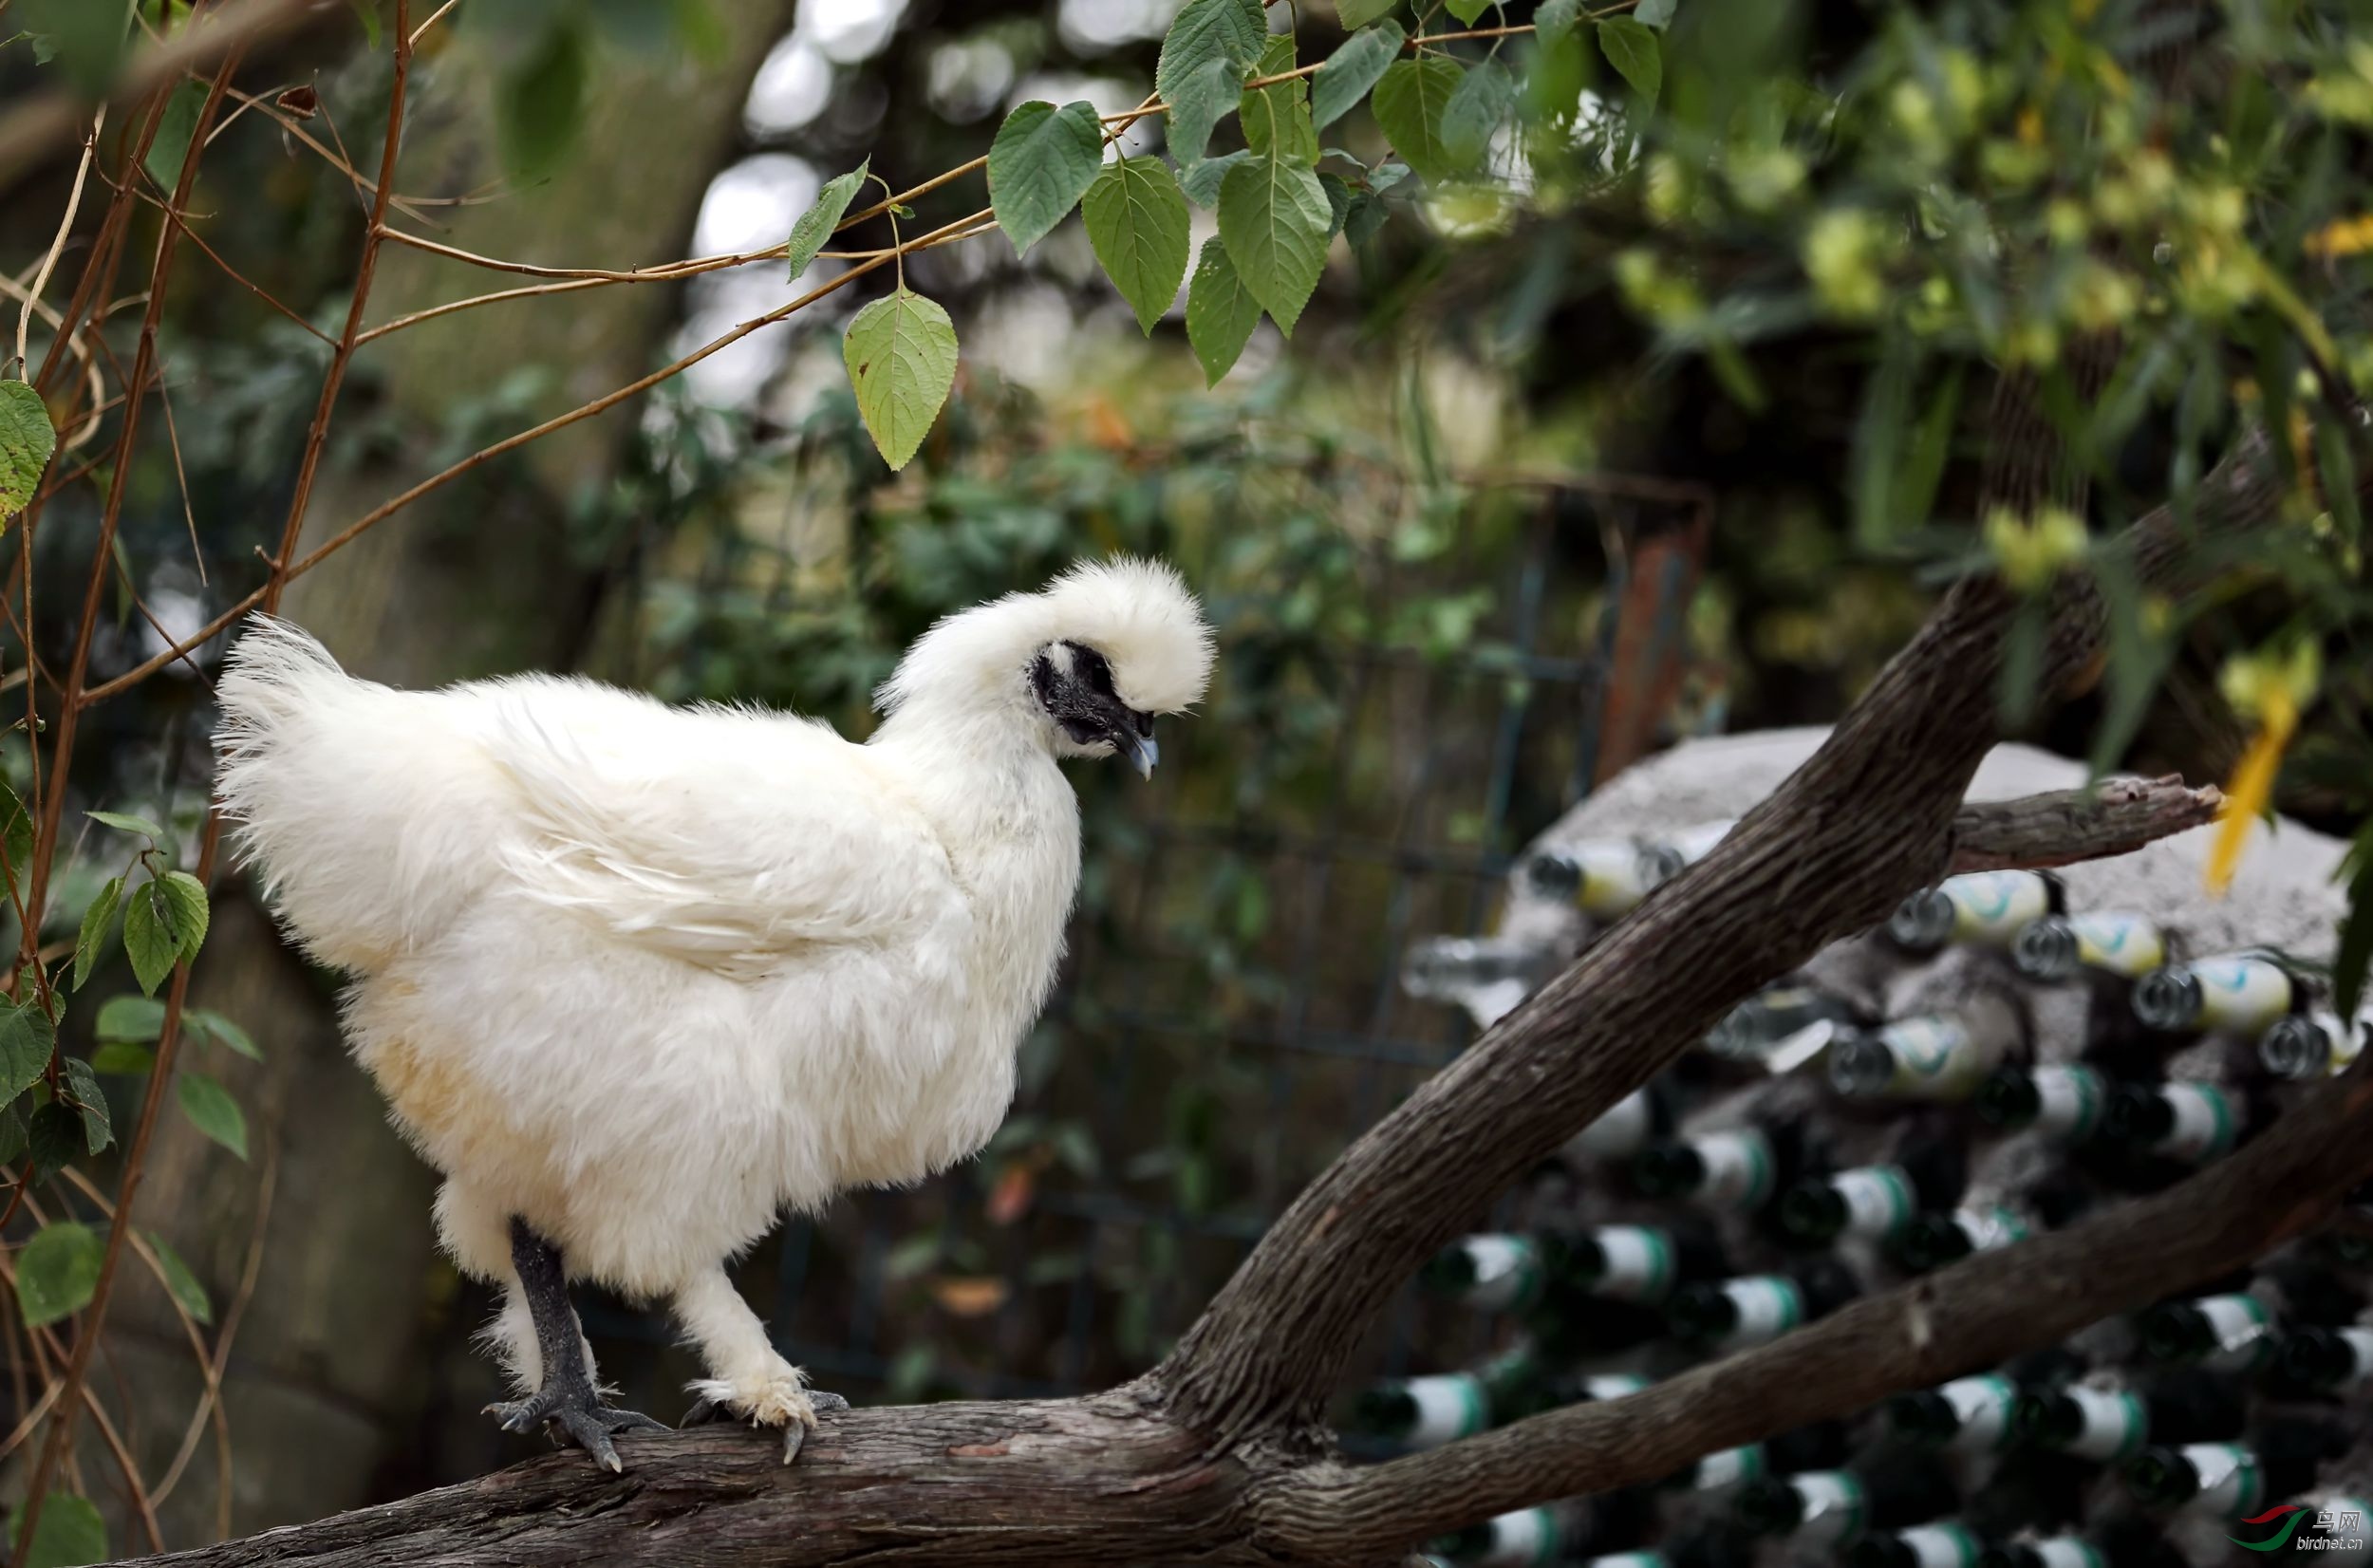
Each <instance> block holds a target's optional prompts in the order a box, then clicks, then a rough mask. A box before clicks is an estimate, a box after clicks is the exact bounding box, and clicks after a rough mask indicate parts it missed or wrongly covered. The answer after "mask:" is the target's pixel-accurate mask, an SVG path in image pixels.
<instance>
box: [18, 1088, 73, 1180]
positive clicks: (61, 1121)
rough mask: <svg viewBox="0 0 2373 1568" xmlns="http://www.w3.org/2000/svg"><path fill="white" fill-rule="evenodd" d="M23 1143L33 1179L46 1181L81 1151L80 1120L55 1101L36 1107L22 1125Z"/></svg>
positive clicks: (70, 1108)
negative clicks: (24, 1124) (30, 1157)
mask: <svg viewBox="0 0 2373 1568" xmlns="http://www.w3.org/2000/svg"><path fill="white" fill-rule="evenodd" d="M25 1144H26V1148H27V1150H28V1153H30V1155H31V1156H32V1161H33V1179H34V1180H35V1181H39V1182H46V1181H47V1180H48V1179H49V1178H50V1177H52V1176H55V1175H56V1174H57V1173H58V1172H59V1171H61V1170H64V1169H65V1167H67V1166H69V1165H71V1164H73V1163H74V1157H75V1156H76V1155H78V1154H80V1153H82V1152H83V1118H82V1116H81V1115H80V1114H78V1113H77V1112H76V1111H75V1110H74V1108H73V1107H72V1106H67V1105H61V1104H59V1103H58V1102H57V1101H55V1100H52V1101H50V1102H49V1103H48V1104H47V1105H45V1106H40V1107H37V1108H36V1109H35V1110H34V1111H33V1114H32V1117H31V1119H30V1120H29V1121H28V1123H27V1125H26V1133H25Z"/></svg>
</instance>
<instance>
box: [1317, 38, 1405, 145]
mask: <svg viewBox="0 0 2373 1568" xmlns="http://www.w3.org/2000/svg"><path fill="white" fill-rule="evenodd" d="M1408 42H1409V35H1408V34H1407V33H1405V32H1403V31H1401V25H1400V24H1399V23H1398V22H1379V23H1377V24H1376V25H1375V26H1374V27H1373V28H1361V29H1360V30H1359V31H1357V32H1355V33H1354V34H1352V35H1351V36H1350V37H1349V38H1346V39H1345V40H1343V47H1340V48H1338V49H1336V51H1335V52H1334V53H1333V54H1331V55H1328V56H1327V63H1326V64H1325V65H1321V66H1319V67H1318V72H1317V75H1316V76H1313V77H1312V78H1311V79H1310V118H1311V121H1312V123H1314V124H1316V125H1317V126H1318V127H1319V128H1320V129H1322V130H1323V129H1324V128H1326V127H1327V126H1329V125H1332V124H1334V123H1335V122H1336V121H1338V120H1340V119H1342V118H1343V117H1344V116H1345V115H1347V114H1349V113H1350V112H1351V111H1352V108H1353V106H1354V105H1355V104H1357V103H1358V102H1359V101H1360V100H1361V99H1363V98H1365V97H1367V96H1368V90H1369V89H1370V88H1372V87H1373V86H1374V85H1375V84H1376V82H1377V80H1378V79H1379V78H1381V77H1382V76H1383V75H1384V73H1385V69H1386V67H1387V66H1389V65H1392V62H1393V61H1395V60H1397V59H1399V58H1400V56H1401V47H1402V46H1403V45H1404V44H1406V43H1408Z"/></svg>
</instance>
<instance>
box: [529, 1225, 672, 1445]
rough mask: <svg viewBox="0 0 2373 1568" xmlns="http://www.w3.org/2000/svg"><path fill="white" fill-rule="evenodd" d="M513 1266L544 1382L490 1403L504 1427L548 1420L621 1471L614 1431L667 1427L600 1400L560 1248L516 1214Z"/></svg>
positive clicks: (649, 1429) (576, 1442)
mask: <svg viewBox="0 0 2373 1568" xmlns="http://www.w3.org/2000/svg"><path fill="white" fill-rule="evenodd" d="M511 1266H512V1267H513V1268H514V1269H515V1270H517V1271H518V1275H519V1290H520V1293H521V1294H522V1295H523V1296H525V1297H527V1303H528V1318H529V1320H530V1321H531V1322H533V1324H534V1325H535V1349H536V1353H537V1354H538V1355H539V1356H540V1357H541V1359H542V1360H543V1363H544V1386H543V1387H542V1388H540V1389H538V1390H536V1391H535V1392H533V1394H530V1395H529V1396H528V1397H527V1398H525V1399H514V1400H507V1401H505V1402H503V1403H501V1404H496V1405H489V1406H487V1407H486V1412H487V1413H488V1414H489V1415H492V1416H495V1417H496V1418H498V1419H499V1420H500V1421H501V1422H502V1424H503V1428H504V1429H505V1430H506V1431H514V1432H524V1431H526V1430H528V1429H529V1428H532V1427H534V1426H537V1425H538V1424H540V1423H543V1422H547V1421H549V1422H551V1423H552V1424H554V1425H555V1426H557V1427H558V1428H560V1429H561V1430H562V1431H563V1432H565V1433H567V1434H568V1436H569V1438H570V1440H571V1441H572V1442H574V1443H575V1444H576V1445H577V1447H581V1448H583V1449H584V1450H585V1451H586V1452H587V1453H589V1454H591V1455H592V1456H593V1461H594V1463H595V1464H597V1465H601V1466H603V1467H604V1468H605V1469H607V1470H609V1471H611V1472H612V1473H616V1472H619V1471H623V1470H624V1469H626V1465H624V1464H622V1463H620V1461H619V1458H618V1447H617V1445H615V1444H613V1443H611V1442H610V1440H609V1434H610V1433H612V1432H627V1431H645V1430H648V1431H665V1430H666V1429H667V1428H665V1427H663V1426H661V1425H660V1424H659V1423H658V1422H656V1421H654V1420H652V1419H651V1418H650V1417H649V1416H647V1415H643V1414H641V1413H639V1412H637V1411H634V1410H622V1409H616V1408H614V1407H612V1406H608V1405H605V1404H603V1403H602V1401H601V1395H600V1393H599V1392H598V1391H596V1390H595V1389H594V1387H593V1374H592V1372H591V1370H590V1369H589V1368H588V1367H587V1366H586V1360H585V1331H584V1330H583V1329H581V1328H580V1327H578V1324H577V1310H576V1308H574V1307H572V1306H570V1304H569V1283H568V1279H567V1277H566V1276H565V1275H564V1274H563V1273H562V1270H561V1265H560V1249H559V1248H558V1247H556V1246H554V1245H552V1244H551V1242H550V1241H546V1240H544V1238H543V1237H541V1236H538V1235H537V1234H536V1233H535V1232H534V1231H533V1229H531V1228H530V1227H529V1225H528V1223H527V1222H526V1221H525V1220H522V1219H519V1218H518V1217H516V1216H515V1215H514V1217H513V1218H512V1221H511Z"/></svg>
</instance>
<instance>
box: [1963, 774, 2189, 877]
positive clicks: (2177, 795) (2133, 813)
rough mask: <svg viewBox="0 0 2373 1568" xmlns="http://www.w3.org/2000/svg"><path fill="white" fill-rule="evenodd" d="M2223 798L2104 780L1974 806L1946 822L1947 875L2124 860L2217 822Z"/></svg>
mask: <svg viewBox="0 0 2373 1568" xmlns="http://www.w3.org/2000/svg"><path fill="white" fill-rule="evenodd" d="M2224 810H2225V795H2224V792H2223V791H2221V790H2219V789H2217V788H2216V786H2214V784H2210V785H2205V786H2203V787H2201V788H2199V789H2194V788H2193V787H2192V786H2190V785H2188V784H2186V783H2184V781H2183V780H2182V779H2181V778H2179V777H2177V776H2174V775H2169V776H2168V777H2165V778H2107V779H2103V780H2102V782H2101V784H2100V785H2099V786H2098V787H2096V788H2092V789H2083V790H2057V791H2054V792H2052V793H2048V794H2032V795H2026V796H2023V797H2021V798H2020V799H2017V800H1973V801H1971V802H1969V803H1968V804H1967V805H1965V806H1963V807H1962V808H1961V812H1960V814H1959V815H1958V816H1955V817H1954V818H1953V860H1952V869H1953V870H1954V871H2006V870H2018V869H2025V870H2040V869H2043V868H2046V867H2051V866H2073V865H2075V864H2076V863H2077V862H2079V861H2081V860H2104V859H2107V858H2108V857H2109V856H2111V855H2122V854H2131V853H2133V852H2134V851H2135V850H2137V849H2140V848H2142V846H2143V845H2145V844H2155V843H2157V842H2158V840H2160V839H2162V838H2168V837H2171V836H2173V835H2174V834H2177V833H2180V832H2184V831H2188V830H2190V829H2193V828H2198V827H2204V826H2206V825H2207V824H2208V823H2211V822H2214V821H2215V820H2216V819H2217V817H2218V816H2220V815H2222V814H2223V812H2224Z"/></svg>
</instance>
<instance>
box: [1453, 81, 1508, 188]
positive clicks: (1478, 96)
mask: <svg viewBox="0 0 2373 1568" xmlns="http://www.w3.org/2000/svg"><path fill="white" fill-rule="evenodd" d="M1515 107H1516V84H1515V83H1514V82H1513V81H1512V80H1510V79H1509V76H1508V73H1507V72H1506V71H1504V70H1503V69H1501V68H1500V65H1498V63H1497V62H1495V61H1490V60H1485V61H1483V62H1481V63H1480V64H1478V65H1476V66H1475V68H1474V69H1472V70H1470V71H1468V72H1467V75H1466V76H1465V78H1463V79H1462V80H1461V81H1460V83H1459V84H1458V90H1457V91H1456V92H1454V93H1452V94H1451V95H1450V102H1449V103H1447V104H1445V105H1444V106H1443V109H1442V146H1443V149H1444V150H1445V151H1446V152H1448V154H1449V155H1450V157H1451V159H1454V160H1455V161H1457V162H1459V163H1462V164H1465V165H1467V166H1469V167H1472V166H1473V165H1475V164H1478V163H1481V162H1482V161H1483V159H1484V155H1485V153H1487V152H1489V151H1490V150H1491V138H1492V137H1493V135H1494V134H1496V133H1497V132H1498V131H1499V129H1500V127H1501V126H1502V125H1504V124H1505V123H1506V122H1507V118H1508V113H1509V111H1510V110H1512V109H1514V108H1515Z"/></svg>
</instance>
